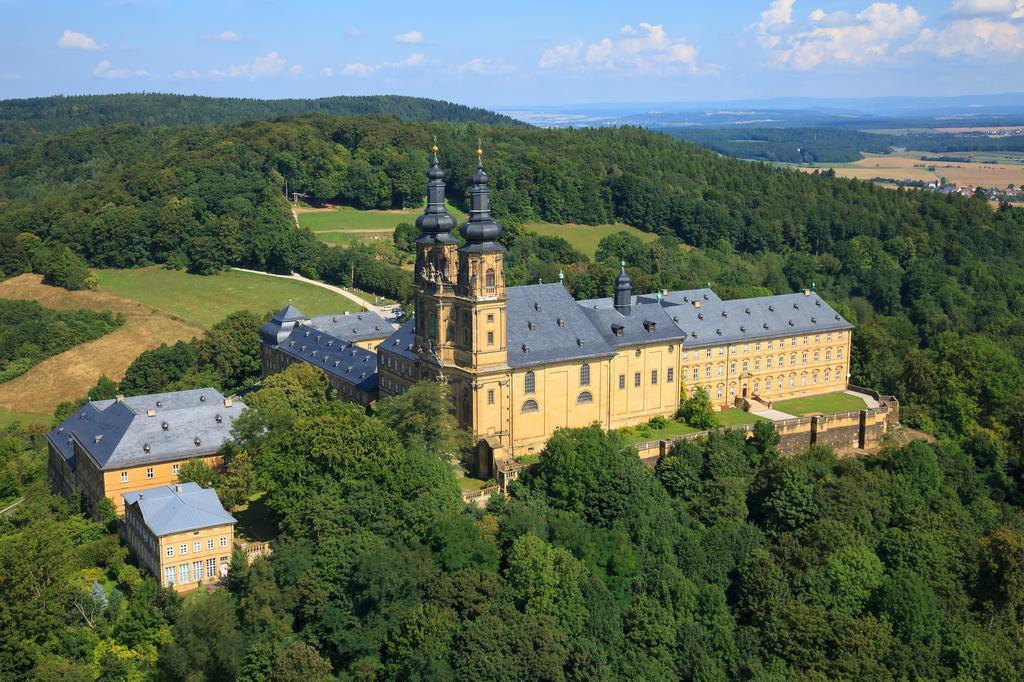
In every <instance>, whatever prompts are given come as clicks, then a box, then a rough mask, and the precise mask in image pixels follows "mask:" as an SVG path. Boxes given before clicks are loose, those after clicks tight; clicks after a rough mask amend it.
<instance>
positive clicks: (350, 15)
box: [0, 0, 1024, 106]
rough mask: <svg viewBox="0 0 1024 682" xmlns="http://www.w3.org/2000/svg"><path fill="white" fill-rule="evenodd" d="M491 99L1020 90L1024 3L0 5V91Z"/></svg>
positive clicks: (103, 0) (155, 1) (18, 1)
mask: <svg viewBox="0 0 1024 682" xmlns="http://www.w3.org/2000/svg"><path fill="white" fill-rule="evenodd" d="M124 91H160V92H181V93H198V94H206V95H230V96H247V97H319V96H328V95H339V94H380V93H397V94H408V95H423V96H432V97H440V98H444V99H450V100H454V101H459V102H465V103H468V104H477V105H484V106H513V105H517V104H521V105H525V104H539V105H548V104H571V103H585V102H657V101H687V100H709V99H713V100H719V99H745V98H766V97H774V96H793V95H795V96H822V97H839V96H842V97H863V96H879V95H960V94H980V93H992V92H1012V91H1024V0H912V1H911V2H906V3H903V2H895V3H882V2H878V3H872V2H868V1H866V0H860V1H859V2H845V1H843V2H823V1H814V0H757V1H753V0H720V1H719V2H707V1H699V2H692V1H686V0H675V1H662V2H649V1H646V0H630V1H628V2H623V1H621V0H619V1H617V2H611V1H607V0H590V1H589V2H553V1H551V0H548V1H547V2H537V1H534V0H518V1H517V2H503V3H502V2H487V1H478V2H474V3H463V2H457V1H450V2H437V1H434V2H426V1H424V2H415V3H413V2H405V1H403V0H391V1H390V2H367V1H365V0H364V1H361V2H341V1H338V2H327V1H304V0H291V1H289V2H285V1H283V0H281V1H275V0H230V1H227V2H212V1H211V2H191V1H182V0H178V1H175V2H172V1H171V0H97V1H89V0H80V1H77V2H71V1H69V2H53V1H47V0H34V1H31V0H0V98H8V97H29V96H39V95H49V94H56V93H66V94H82V93H102V92H124Z"/></svg>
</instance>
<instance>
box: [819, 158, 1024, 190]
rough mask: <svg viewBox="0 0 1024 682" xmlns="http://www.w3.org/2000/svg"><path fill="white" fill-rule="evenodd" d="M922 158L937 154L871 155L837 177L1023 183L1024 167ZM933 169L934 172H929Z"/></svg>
mask: <svg viewBox="0 0 1024 682" xmlns="http://www.w3.org/2000/svg"><path fill="white" fill-rule="evenodd" d="M921 156H935V155H934V154H920V153H910V154H903V155H899V154H887V155H884V156H869V157H867V158H864V159H861V160H860V161H857V162H856V163H853V164H849V165H845V166H837V167H833V169H834V170H835V172H836V175H838V176H840V177H844V178H859V179H861V180H871V179H873V178H876V177H882V178H892V179H894V180H923V181H925V182H928V181H931V180H937V179H938V178H939V176H942V177H945V178H946V179H947V180H949V181H950V182H953V183H955V184H957V185H974V186H975V187H1006V186H1007V185H1008V184H1009V183H1011V182H1012V183H1014V184H1015V185H1021V184H1024V166H1021V165H1015V164H991V163H971V162H967V161H962V162H949V161H922V160H921ZM929 167H934V168H935V171H934V172H932V171H929V170H928V168H929ZM821 168H824V167H819V168H818V169H815V168H807V167H803V168H801V170H803V171H804V172H809V173H812V172H814V171H815V170H820V169H821Z"/></svg>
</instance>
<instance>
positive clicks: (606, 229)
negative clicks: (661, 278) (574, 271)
mask: <svg viewBox="0 0 1024 682" xmlns="http://www.w3.org/2000/svg"><path fill="white" fill-rule="evenodd" d="M526 226H527V227H529V228H530V229H531V230H533V231H534V232H536V233H537V234H542V235H548V236H551V237H561V238H562V239H564V240H566V241H567V242H569V243H570V244H572V245H573V247H575V248H576V249H578V250H580V251H582V252H583V253H585V254H587V256H588V257H590V258H593V257H594V254H595V253H597V244H598V242H600V241H601V240H602V239H604V238H605V237H607V236H608V235H610V234H615V233H616V232H628V233H629V234H632V235H634V236H636V237H639V238H640V239H642V240H643V241H645V242H653V241H654V240H656V239H657V238H658V235H656V234H652V233H650V232H643V231H642V230H638V229H637V228H635V227H633V226H631V225H622V224H616V225H575V224H572V223H566V224H562V225H559V224H555V223H527V225H526Z"/></svg>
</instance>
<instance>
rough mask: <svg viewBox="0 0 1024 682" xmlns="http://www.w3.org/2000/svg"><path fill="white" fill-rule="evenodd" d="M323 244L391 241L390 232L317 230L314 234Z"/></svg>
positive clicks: (340, 244)
mask: <svg viewBox="0 0 1024 682" xmlns="http://www.w3.org/2000/svg"><path fill="white" fill-rule="evenodd" d="M314 236H315V237H316V238H317V239H319V240H320V241H322V242H323V243H324V244H329V245H331V246H351V245H352V244H356V243H373V242H379V241H384V242H386V243H388V244H391V243H392V242H393V240H392V238H391V233H390V232H317V233H316V234H315V235H314Z"/></svg>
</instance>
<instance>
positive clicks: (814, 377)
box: [704, 367, 843, 398]
mask: <svg viewBox="0 0 1024 682" xmlns="http://www.w3.org/2000/svg"><path fill="white" fill-rule="evenodd" d="M841 370H842V368H841V367H839V368H836V372H835V375H834V378H833V374H832V373H831V372H830V371H829V370H825V372H824V377H825V380H824V383H826V384H827V383H829V382H831V381H840V380H842V378H843V374H842V371H841ZM807 377H808V375H807V372H804V373H803V374H801V375H800V386H806V385H807ZM810 377H811V384H812V385H817V384H818V379H819V374H818V372H817V371H815V372H813V373H811V375H810ZM796 379H797V375H796V374H790V375H789V388H795V387H796V385H797V381H796ZM785 380H786V378H785V377H779V378H778V380H777V382H776V386H777V387H778V388H777V389H776V390H779V391H781V390H782V389H783V386H784V383H785ZM772 381H773V379H772V377H765V380H764V390H765V392H766V393H770V392H771V390H772ZM704 390H705V391H707V392H708V395H711V386H705V387H704ZM760 391H761V381H760V380H757V381H755V382H754V393H759V392H760ZM724 393H725V384H718V386H717V390H716V392H715V396H716V397H718V398H724V397H725V395H724ZM729 395H730V396H735V395H736V383H735V382H730V383H729Z"/></svg>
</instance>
